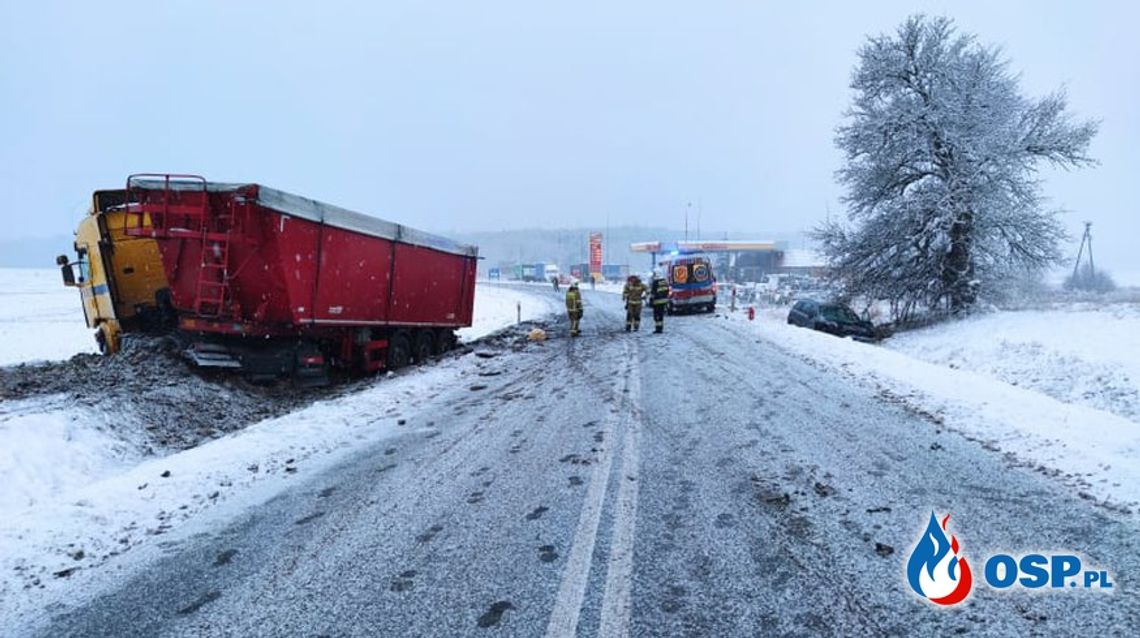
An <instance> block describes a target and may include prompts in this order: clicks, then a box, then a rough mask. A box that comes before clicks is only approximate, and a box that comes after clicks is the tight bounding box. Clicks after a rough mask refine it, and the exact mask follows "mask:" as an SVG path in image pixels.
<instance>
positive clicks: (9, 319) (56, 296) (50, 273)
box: [0, 268, 98, 366]
mask: <svg viewBox="0 0 1140 638" xmlns="http://www.w3.org/2000/svg"><path fill="white" fill-rule="evenodd" d="M80 352H98V349H97V348H96V347H95V339H94V338H93V337H92V336H91V331H90V330H88V329H87V323H86V322H85V321H84V320H83V307H82V306H81V305H80V301H79V292H77V291H76V290H75V289H74V288H66V287H64V285H63V279H62V278H61V277H60V274H59V271H58V270H39V269H24V268H0V366H6V365H12V364H14V363H23V362H26V361H51V360H57V359H67V358H69V357H71V356H72V355H74V354H77V353H80Z"/></svg>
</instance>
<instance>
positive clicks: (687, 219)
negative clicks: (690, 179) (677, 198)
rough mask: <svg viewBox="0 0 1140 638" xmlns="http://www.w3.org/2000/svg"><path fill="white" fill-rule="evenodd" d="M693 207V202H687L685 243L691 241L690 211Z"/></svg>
mask: <svg viewBox="0 0 1140 638" xmlns="http://www.w3.org/2000/svg"><path fill="white" fill-rule="evenodd" d="M692 207H693V202H685V241H689V209H690V208H692Z"/></svg>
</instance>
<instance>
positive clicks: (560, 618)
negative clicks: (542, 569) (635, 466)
mask: <svg viewBox="0 0 1140 638" xmlns="http://www.w3.org/2000/svg"><path fill="white" fill-rule="evenodd" d="M628 360H629V344H628V342H627V343H626V344H625V349H624V352H623V355H622V357H621V359H620V361H623V362H624V361H628ZM629 378H630V377H629V376H628V375H623V374H619V375H618V377H617V383H615V384H614V390H615V395H616V396H617V397H618V401H622V397H623V396H625V395H624V393H623V390H624V389H627V388H629ZM622 420H623V412H622V411H621V410H620V409H619V410H618V411H617V412H616V413H611V416H610V417H609V418H608V419H607V420H606V423H607V425H609V426H610V427H609V428H608V429H610V430H611V431H612V432H613V434H614V439H613V441H614V442H613V443H612V444H610V445H606V446H605V448H603V450H602V458H601V459H600V460H599V461H598V463H597V464H595V465H594V471H593V472H592V473H591V474H590V486H589V488H587V491H586V501H585V503H583V504H582V515H581V516H580V517H579V518H578V529H577V530H576V531H575V532H574V540H573V544H572V545H571V548H570V556H569V558H568V559H567V560H566V568H565V570H563V572H562V584H561V586H559V588H558V597H557V598H556V599H555V601H554V610H553V611H552V612H551V613H550V622H549V623H548V624H547V625H546V636H547V638H573V637H574V636H576V635H577V631H578V618H579V616H580V615H581V613H582V601H583V600H584V599H585V597H586V584H587V581H588V580H589V576H590V564H591V562H593V558H594V544H595V542H596V541H597V538H598V525H599V523H601V520H602V506H603V505H604V502H605V498H606V491H607V489H608V487H609V481H610V468H611V467H612V466H613V460H614V451H615V450H616V448H617V441H618V433H617V430H618V426H620V425H621V422H622Z"/></svg>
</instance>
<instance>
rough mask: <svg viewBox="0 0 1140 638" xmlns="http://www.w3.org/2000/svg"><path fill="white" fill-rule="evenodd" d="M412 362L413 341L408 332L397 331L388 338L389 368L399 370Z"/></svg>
mask: <svg viewBox="0 0 1140 638" xmlns="http://www.w3.org/2000/svg"><path fill="white" fill-rule="evenodd" d="M411 362H412V342H411V339H409V338H408V333H406V332H397V333H395V334H393V335H392V336H391V337H389V338H388V369H389V370H399V369H400V368H405V367H407V366H408V364H409V363H411Z"/></svg>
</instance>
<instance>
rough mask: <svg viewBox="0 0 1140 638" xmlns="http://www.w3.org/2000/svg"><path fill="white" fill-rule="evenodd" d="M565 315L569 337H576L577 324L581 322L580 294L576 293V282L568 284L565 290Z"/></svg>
mask: <svg viewBox="0 0 1140 638" xmlns="http://www.w3.org/2000/svg"><path fill="white" fill-rule="evenodd" d="M566 315H567V316H569V317H570V336H571V337H577V336H578V322H579V321H581V320H582V293H580V292H578V281H577V280H574V281H571V282H570V287H569V288H567V289H566Z"/></svg>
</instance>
